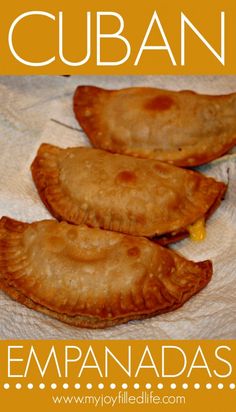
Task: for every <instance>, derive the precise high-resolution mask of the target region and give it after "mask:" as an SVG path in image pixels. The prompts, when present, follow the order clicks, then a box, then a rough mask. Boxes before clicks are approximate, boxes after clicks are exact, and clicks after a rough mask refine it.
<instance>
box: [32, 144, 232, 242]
mask: <svg viewBox="0 0 236 412" xmlns="http://www.w3.org/2000/svg"><path fill="white" fill-rule="evenodd" d="M31 169H32V174H33V179H34V181H35V184H36V187H37V189H38V191H39V194H40V196H41V198H42V200H43V202H44V203H45V205H46V206H47V207H48V209H49V210H50V211H51V213H52V214H53V216H55V217H56V218H57V219H59V220H66V221H68V222H70V223H74V224H81V223H85V224H87V225H89V226H92V227H100V228H104V229H107V230H113V231H117V232H123V233H127V234H131V235H137V236H147V237H153V236H158V237H159V238H160V237H161V239H159V241H161V242H163V243H168V242H171V241H174V240H175V239H176V238H180V237H183V236H184V235H186V229H187V226H189V225H191V224H193V223H195V222H196V221H197V220H198V219H200V218H203V217H207V216H208V215H209V213H210V212H211V211H212V210H213V208H215V207H216V205H217V204H218V203H219V201H220V199H221V198H222V196H223V193H224V192H225V189H226V186H225V184H224V183H219V182H216V181H215V180H214V179H211V178H207V177H205V176H203V175H201V174H200V173H197V172H194V171H191V170H185V169H180V168H177V167H175V166H172V165H168V164H166V163H162V162H159V161H157V160H147V159H138V158H134V157H130V156H124V155H119V154H111V153H109V152H105V151H102V150H98V149H92V148H86V147H78V148H68V149H60V148H58V147H56V146H51V145H48V144H43V145H42V146H41V147H40V149H39V151H38V154H37V156H36V158H35V160H34V162H33V164H32V167H31ZM166 234H168V236H166Z"/></svg>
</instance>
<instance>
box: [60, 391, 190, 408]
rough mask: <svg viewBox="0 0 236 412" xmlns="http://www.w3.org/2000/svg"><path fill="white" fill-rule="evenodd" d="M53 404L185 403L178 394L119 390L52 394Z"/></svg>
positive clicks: (98, 405)
mask: <svg viewBox="0 0 236 412" xmlns="http://www.w3.org/2000/svg"><path fill="white" fill-rule="evenodd" d="M52 402H53V403H54V404H78V405H80V406H82V405H84V406H87V405H92V406H95V407H103V406H111V407H114V406H115V405H135V404H136V405H161V404H162V405H176V404H185V403H186V397H185V396H180V395H175V396H174V395H162V396H159V395H156V393H155V392H154V391H142V392H141V393H140V394H137V395H130V394H129V393H128V392H127V391H119V392H118V393H117V395H104V394H101V395H81V396H77V395H71V396H65V395H55V396H52Z"/></svg>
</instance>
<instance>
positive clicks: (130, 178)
mask: <svg viewBox="0 0 236 412" xmlns="http://www.w3.org/2000/svg"><path fill="white" fill-rule="evenodd" d="M136 180H137V178H136V175H135V173H134V172H132V171H131V170H123V171H122V172H120V173H118V175H117V176H116V181H117V182H120V183H135V182H136Z"/></svg>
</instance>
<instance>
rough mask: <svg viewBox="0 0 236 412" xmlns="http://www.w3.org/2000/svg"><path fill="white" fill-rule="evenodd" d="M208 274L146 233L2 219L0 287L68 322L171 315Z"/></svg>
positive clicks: (109, 322) (91, 324)
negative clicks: (148, 236) (139, 235)
mask: <svg viewBox="0 0 236 412" xmlns="http://www.w3.org/2000/svg"><path fill="white" fill-rule="evenodd" d="M211 276H212V265H211V262H210V261H205V262H200V263H194V262H191V261H188V260H186V259H184V258H183V257H182V256H179V255H178V254H177V253H175V252H174V251H171V250H168V249H166V248H163V247H162V246H160V245H157V244H155V243H153V242H151V241H149V240H147V239H145V238H141V237H133V236H128V235H123V234H119V233H114V232H109V231H104V230H101V229H92V228H88V227H87V226H74V225H70V224H68V223H66V222H61V223H58V222H56V221H53V220H45V221H40V222H36V223H32V224H28V223H22V222H17V221H15V220H12V219H10V218H7V217H3V218H2V219H1V220H0V288H1V289H2V290H3V291H5V292H6V293H7V294H8V295H9V296H10V297H12V298H13V299H15V300H17V301H19V302H20V303H22V304H24V305H26V306H27V307H29V308H31V309H34V310H37V311H39V312H43V313H45V314H47V315H49V316H52V317H54V318H56V319H59V320H61V321H63V322H66V323H69V324H70V325H74V326H80V327H87V328H105V327H109V326H113V325H116V324H119V323H124V322H128V321H129V320H132V319H142V318H147V317H151V316H154V315H158V314H161V313H164V312H169V311H172V310H174V309H177V308H178V307H180V306H181V305H183V304H184V303H185V302H186V301H187V300H188V299H189V298H190V297H191V296H193V295H194V294H196V293H197V292H199V291H200V290H201V289H202V288H203V287H205V286H206V284H207V283H208V282H209V280H210V278H211Z"/></svg>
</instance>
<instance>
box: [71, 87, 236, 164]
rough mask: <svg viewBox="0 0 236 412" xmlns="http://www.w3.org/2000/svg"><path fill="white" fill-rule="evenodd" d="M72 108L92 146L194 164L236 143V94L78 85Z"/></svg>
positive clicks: (212, 156) (215, 155)
mask: <svg viewBox="0 0 236 412" xmlns="http://www.w3.org/2000/svg"><path fill="white" fill-rule="evenodd" d="M74 112H75V115H76V118H77V120H78V121H79V123H80V125H81V126H82V128H83V129H84V131H85V132H86V134H87V135H88V137H89V139H90V140H91V142H92V143H93V144H94V146H95V147H97V148H101V149H105V150H109V151H111V152H115V153H124V154H129V155H133V156H137V157H143V158H150V159H158V160H161V161H164V162H169V163H173V164H175V165H178V166H196V165H200V164H203V163H206V162H209V161H210V160H212V159H216V158H217V157H219V156H221V155H222V154H224V153H226V152H227V151H228V150H229V149H230V148H231V147H233V146H234V145H235V144H236V93H232V94H229V95H222V96H209V95H200V94H197V93H194V92H192V91H188V90H187V91H180V92H172V91H168V90H160V89H155V88H144V87H143V88H141V87H136V88H129V89H123V90H104V89H100V88H98V87H92V86H80V87H78V88H77V90H76V92H75V95H74Z"/></svg>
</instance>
